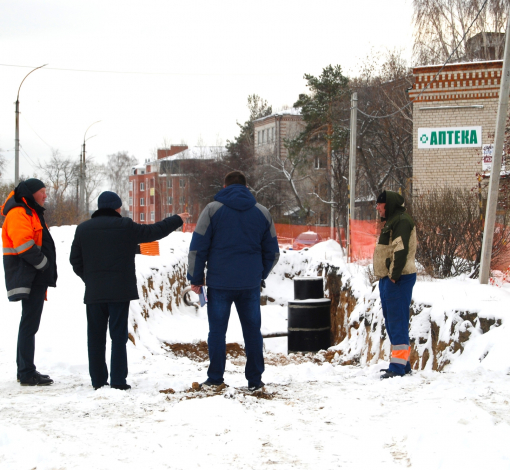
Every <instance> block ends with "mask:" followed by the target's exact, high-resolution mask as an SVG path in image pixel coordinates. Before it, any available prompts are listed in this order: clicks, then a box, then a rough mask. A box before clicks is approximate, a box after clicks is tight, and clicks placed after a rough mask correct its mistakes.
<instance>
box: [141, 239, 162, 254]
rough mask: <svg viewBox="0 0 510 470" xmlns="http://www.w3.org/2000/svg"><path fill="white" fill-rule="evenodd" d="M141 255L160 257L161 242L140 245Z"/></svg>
mask: <svg viewBox="0 0 510 470" xmlns="http://www.w3.org/2000/svg"><path fill="white" fill-rule="evenodd" d="M140 254H142V255H146V256H159V242H151V243H140Z"/></svg>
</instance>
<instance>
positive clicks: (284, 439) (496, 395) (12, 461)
mask: <svg viewBox="0 0 510 470" xmlns="http://www.w3.org/2000/svg"><path fill="white" fill-rule="evenodd" d="M1 352H2V355H3V353H4V351H1ZM130 365H131V371H130V382H131V383H132V384H133V386H134V388H133V389H132V390H131V391H129V392H121V391H117V390H111V389H101V390H99V391H94V390H93V389H92V388H91V386H90V385H89V379H88V377H87V374H86V370H83V369H82V370H81V371H75V372H73V373H68V374H67V375H62V376H59V377H55V378H56V380H57V383H56V384H55V385H54V386H53V387H47V388H35V389H33V388H21V387H19V385H18V384H17V383H16V382H15V381H13V380H12V377H10V376H9V375H8V374H6V373H5V370H2V373H1V377H2V380H1V381H0V394H1V397H2V398H1V405H0V467H1V468H2V469H27V470H29V469H33V468H37V469H38V470H42V469H75V468H76V469H82V468H83V469H85V468H87V469H112V468H129V469H131V468H133V469H134V468H144V469H164V468H168V469H191V468H208V469H215V468H218V469H223V468H236V469H269V468H281V469H287V468H303V469H308V468H309V469H316V468H321V469H335V468H348V469H350V468H352V469H354V468H369V467H370V468H372V467H374V468H382V469H386V468H400V467H402V466H403V467H412V468H417V469H421V468H423V469H440V468H445V469H446V468H448V469H457V468H458V469H468V468H489V467H491V468H498V469H502V468H510V450H509V448H508V438H509V436H510V427H509V424H510V407H509V402H510V390H509V388H508V376H505V375H499V374H497V373H487V372H485V371H484V370H482V369H480V370H479V371H475V372H470V373H456V374H448V373H443V374H440V373H436V372H428V373H425V372H420V373H417V374H415V375H413V376H412V377H406V378H403V379H393V380H389V381H385V382H380V381H379V380H378V374H377V373H376V371H377V369H378V368H372V369H368V368H365V369H361V368H355V367H351V366H343V367H342V366H332V365H330V364H324V365H317V364H311V363H305V364H300V365H287V366H269V367H268V368H267V371H266V373H265V376H264V379H265V380H267V381H268V382H270V383H271V385H269V386H267V387H266V390H265V391H266V394H265V397H263V398H257V397H253V396H250V395H247V394H245V393H244V392H243V391H240V390H239V389H238V388H237V387H242V386H245V381H244V377H243V367H242V365H237V366H235V365H233V364H231V363H229V366H228V373H227V376H226V381H227V383H228V384H229V385H230V387H229V388H228V389H226V390H224V391H223V392H222V393H221V394H219V395H217V396H207V395H205V394H204V393H202V392H198V393H196V392H195V393H186V390H188V389H189V387H190V385H191V383H192V382H193V381H196V380H200V379H203V378H204V377H205V374H204V372H205V370H204V365H206V363H205V364H204V363H199V362H193V361H191V360H189V359H187V358H175V357H174V356H173V355H172V354H171V353H169V354H166V355H160V356H145V358H144V356H141V355H140V354H138V351H137V350H136V349H135V348H130ZM2 369H4V367H2ZM11 369H12V367H11ZM10 375H12V374H10ZM169 387H172V388H173V389H174V390H175V392H176V393H175V394H170V395H166V394H162V393H159V390H160V389H167V388H169ZM268 398H272V399H268Z"/></svg>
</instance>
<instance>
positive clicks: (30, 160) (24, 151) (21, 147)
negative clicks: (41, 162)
mask: <svg viewBox="0 0 510 470" xmlns="http://www.w3.org/2000/svg"><path fill="white" fill-rule="evenodd" d="M19 147H20V149H21V150H22V151H23V153H24V154H25V157H27V160H28V161H29V162H30V163H31V164H32V165H33V166H34V167H36V168H37V165H36V164H35V163H34V162H33V160H32V159H31V158H30V157H29V156H28V153H27V152H26V150H25V149H24V148H23V146H22V145H21V144H19Z"/></svg>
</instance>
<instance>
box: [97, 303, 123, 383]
mask: <svg viewBox="0 0 510 470" xmlns="http://www.w3.org/2000/svg"><path fill="white" fill-rule="evenodd" d="M128 316H129V301H127V302H104V303H98V304H87V343H88V353H89V373H90V378H91V379H92V386H93V387H102V386H103V385H105V384H106V383H107V382H108V367H107V365H106V361H105V353H106V331H107V329H108V323H109V324H110V338H111V340H112V355H111V364H110V367H111V371H110V374H111V377H110V379H111V381H110V384H111V385H125V384H126V377H127V375H128V365H127V353H126V343H127V340H128Z"/></svg>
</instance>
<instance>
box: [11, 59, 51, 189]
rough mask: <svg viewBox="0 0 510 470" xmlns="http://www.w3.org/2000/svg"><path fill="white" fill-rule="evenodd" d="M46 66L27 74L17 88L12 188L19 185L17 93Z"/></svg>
mask: <svg viewBox="0 0 510 470" xmlns="http://www.w3.org/2000/svg"><path fill="white" fill-rule="evenodd" d="M46 65H48V64H44V65H41V66H39V67H36V68H35V69H33V70H31V71H30V72H28V73H27V74H26V75H25V78H24V79H23V80H22V81H21V83H20V85H19V88H18V96H17V97H16V133H15V137H14V186H18V183H19V92H20V90H21V85H23V82H24V81H25V80H26V79H27V77H28V76H29V75H30V74H31V73H32V72H35V71H36V70H37V69H40V68H42V67H46Z"/></svg>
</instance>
